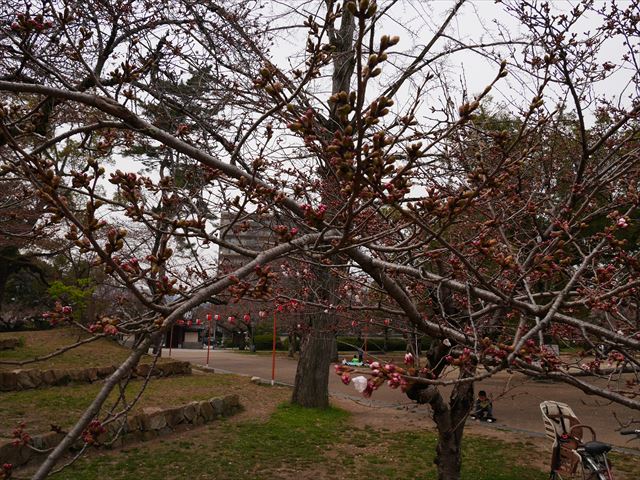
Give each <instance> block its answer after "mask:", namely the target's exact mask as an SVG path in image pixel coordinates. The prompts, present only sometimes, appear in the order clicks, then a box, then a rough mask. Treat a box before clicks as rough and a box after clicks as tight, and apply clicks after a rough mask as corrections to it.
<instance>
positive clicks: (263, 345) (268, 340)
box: [253, 333, 287, 350]
mask: <svg viewBox="0 0 640 480" xmlns="http://www.w3.org/2000/svg"><path fill="white" fill-rule="evenodd" d="M286 343H287V342H285V343H283V342H281V341H280V337H278V336H277V337H276V350H286V349H287V345H286ZM253 344H254V345H255V346H256V350H271V349H272V348H273V334H272V333H268V334H263V335H256V336H255V337H253Z"/></svg>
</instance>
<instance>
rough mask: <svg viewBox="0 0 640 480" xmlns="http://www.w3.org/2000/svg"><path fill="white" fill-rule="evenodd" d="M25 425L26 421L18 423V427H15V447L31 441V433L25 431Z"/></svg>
mask: <svg viewBox="0 0 640 480" xmlns="http://www.w3.org/2000/svg"><path fill="white" fill-rule="evenodd" d="M25 427H26V425H25V424H24V423H21V424H20V425H18V426H17V427H16V428H14V429H13V432H12V436H13V442H12V444H13V446H14V447H19V446H20V445H29V443H30V442H31V435H29V434H28V433H27V432H26V431H25Z"/></svg>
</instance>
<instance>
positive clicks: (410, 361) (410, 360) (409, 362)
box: [404, 353, 413, 365]
mask: <svg viewBox="0 0 640 480" xmlns="http://www.w3.org/2000/svg"><path fill="white" fill-rule="evenodd" d="M404 363H405V365H413V354H412V353H406V354H405V356H404Z"/></svg>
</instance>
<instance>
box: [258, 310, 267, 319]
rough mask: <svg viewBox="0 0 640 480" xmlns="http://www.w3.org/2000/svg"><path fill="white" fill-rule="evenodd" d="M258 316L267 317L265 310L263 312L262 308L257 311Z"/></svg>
mask: <svg viewBox="0 0 640 480" xmlns="http://www.w3.org/2000/svg"><path fill="white" fill-rule="evenodd" d="M258 316H259V317H260V318H267V312H265V311H264V310H260V311H259V312H258Z"/></svg>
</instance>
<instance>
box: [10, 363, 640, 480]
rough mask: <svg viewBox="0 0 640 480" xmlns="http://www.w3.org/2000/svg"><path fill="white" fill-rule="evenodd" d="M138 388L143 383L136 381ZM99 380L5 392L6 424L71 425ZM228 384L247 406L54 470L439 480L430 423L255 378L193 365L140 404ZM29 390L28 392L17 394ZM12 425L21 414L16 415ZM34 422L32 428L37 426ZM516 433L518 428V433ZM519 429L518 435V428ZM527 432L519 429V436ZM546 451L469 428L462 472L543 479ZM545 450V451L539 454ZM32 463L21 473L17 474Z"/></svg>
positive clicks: (626, 467) (210, 392) (165, 402)
mask: <svg viewBox="0 0 640 480" xmlns="http://www.w3.org/2000/svg"><path fill="white" fill-rule="evenodd" d="M133 383H134V385H132V387H137V386H139V384H140V383H139V381H136V382H133ZM97 387H98V385H79V386H70V387H58V388H51V389H46V390H31V391H27V392H17V393H15V394H3V396H2V400H3V401H2V402H0V425H5V424H6V422H7V421H8V420H9V419H11V418H12V415H14V413H15V412H17V411H18V410H20V409H22V410H21V411H23V412H24V413H25V415H26V416H27V417H28V418H30V419H31V424H28V425H27V428H28V430H29V431H33V432H34V433H35V432H36V431H37V430H38V429H37V428H35V427H36V426H40V427H47V426H48V423H49V422H56V423H58V424H66V425H69V424H70V423H71V420H72V419H73V418H77V415H78V413H79V412H80V411H81V409H82V407H83V406H84V405H86V404H87V403H88V402H89V400H90V399H91V395H92V393H95V390H94V389H97ZM227 393H237V394H239V395H240V398H241V403H242V404H243V405H244V406H245V407H246V410H245V411H244V412H242V413H240V414H239V415H237V416H234V417H231V418H229V419H224V420H221V421H218V422H214V423H211V424H208V425H205V426H202V427H197V428H193V429H192V430H189V431H185V432H181V433H177V434H174V435H172V436H168V437H163V438H159V439H155V440H153V441H150V442H144V443H138V444H135V445H131V446H127V447H125V448H122V449H120V450H113V451H109V450H97V451H96V450H94V451H91V452H90V454H89V455H88V456H86V457H84V458H82V459H81V460H79V461H78V462H77V463H76V464H74V465H73V466H71V467H70V468H68V469H65V470H64V471H63V472H61V473H60V474H57V475H55V476H54V477H52V478H54V479H59V480H62V479H68V480H72V479H73V480H75V479H78V480H83V479H86V480H89V479H95V478H109V479H110V480H127V479H131V480H138V479H141V478H144V479H145V480H156V479H157V480H164V479H176V480H178V479H189V480H197V479H221V480H227V479H230V480H234V479H238V480H240V479H242V480H245V479H265V480H266V479H283V480H284V479H295V480H321V479H335V480H338V479H344V478H348V479H367V480H375V479H379V480H386V479H398V480H406V479H432V478H435V466H434V465H433V458H434V451H435V445H436V436H435V434H434V433H433V432H432V431H430V430H428V429H421V430H417V431H413V430H410V426H409V425H407V429H406V430H396V431H391V430H389V429H387V428H385V427H381V426H378V427H372V426H362V427H356V426H354V422H353V421H351V420H350V413H349V412H347V411H344V410H340V409H337V408H330V409H328V410H324V411H322V410H306V409H302V408H298V407H294V406H291V405H289V404H286V403H283V402H286V401H287V399H288V398H289V395H290V390H289V389H288V388H284V387H268V386H262V385H254V384H252V383H251V382H249V380H248V379H247V378H246V377H238V376H234V375H219V374H214V375H212V374H202V373H200V374H194V375H192V376H183V377H169V378H166V379H157V380H154V381H152V382H151V384H150V387H149V389H148V391H147V392H146V395H145V396H143V397H142V400H141V402H140V404H139V405H138V406H137V407H136V409H142V408H144V407H146V406H160V407H164V406H170V405H177V404H182V403H187V402H188V401H190V400H193V399H204V398H210V397H213V396H218V395H223V394H227ZM20 394H22V395H24V396H22V397H20V396H19V395H20ZM13 424H15V422H14V423H13ZM31 427H33V429H32V428H31ZM514 435H515V434H514ZM514 438H515V437H514ZM520 438H521V437H520ZM547 457H548V452H547V451H546V450H543V449H541V448H540V447H539V445H535V444H534V443H533V442H530V441H528V440H527V439H526V438H525V439H524V440H523V441H518V442H510V441H503V440H498V439H495V438H486V437H480V436H472V435H466V436H465V439H464V452H463V476H462V477H463V479H469V480H545V479H546V478H547V474H546V473H545V472H544V471H543V470H542V469H543V465H544V463H545V461H546V458H547ZM613 457H614V462H615V465H616V467H619V468H618V471H621V472H626V476H625V475H619V476H617V477H616V479H617V480H630V479H633V478H636V477H635V476H634V475H635V473H634V472H635V471H636V465H637V457H635V458H634V457H629V456H625V457H623V456H620V455H613ZM541 459H544V460H542V461H541ZM32 468H33V466H32V467H28V470H25V471H18V472H16V473H17V475H18V476H19V477H26V476H28V475H29V472H30V471H31V469H32Z"/></svg>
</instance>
